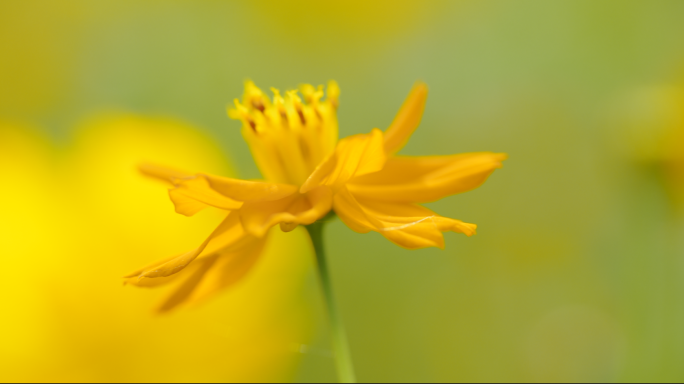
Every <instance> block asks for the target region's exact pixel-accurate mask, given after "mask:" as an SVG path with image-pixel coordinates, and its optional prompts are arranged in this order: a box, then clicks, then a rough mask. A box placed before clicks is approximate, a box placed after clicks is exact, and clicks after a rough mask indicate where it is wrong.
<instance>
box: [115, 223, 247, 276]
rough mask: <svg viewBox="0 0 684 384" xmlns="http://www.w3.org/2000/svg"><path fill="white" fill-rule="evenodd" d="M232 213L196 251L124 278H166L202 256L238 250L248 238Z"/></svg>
mask: <svg viewBox="0 0 684 384" xmlns="http://www.w3.org/2000/svg"><path fill="white" fill-rule="evenodd" d="M236 212H237V211H233V212H231V213H229V214H228V217H226V218H225V219H224V220H223V222H221V224H220V225H219V226H218V227H217V228H216V229H215V230H214V232H212V234H211V235H210V236H209V237H208V238H207V239H206V240H205V241H204V242H203V243H202V244H201V245H200V246H199V247H198V248H196V249H194V250H192V251H190V252H186V253H184V254H182V255H180V256H177V257H174V258H171V259H167V260H164V261H163V262H159V263H153V264H151V265H148V266H147V267H145V268H142V269H139V270H137V271H135V272H133V273H131V274H129V275H127V276H124V278H133V277H137V278H139V279H142V278H146V277H147V278H158V277H167V276H171V275H173V274H175V273H178V272H180V271H181V270H183V269H184V268H185V267H187V266H188V265H189V264H190V263H192V262H193V261H194V260H195V259H197V258H198V257H200V256H201V255H202V254H204V255H211V254H213V253H216V252H217V251H219V250H222V249H239V248H240V247H241V246H242V245H243V243H244V242H245V241H246V240H247V239H245V238H247V237H249V236H248V235H247V234H246V233H245V231H244V230H243V229H242V225H241V224H240V220H239V215H238V214H237V213H236Z"/></svg>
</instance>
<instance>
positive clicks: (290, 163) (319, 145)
mask: <svg viewBox="0 0 684 384" xmlns="http://www.w3.org/2000/svg"><path fill="white" fill-rule="evenodd" d="M271 90H272V91H273V99H271V98H269V97H268V96H267V95H266V94H265V93H264V92H262V91H261V89H259V88H258V87H257V86H256V85H254V83H252V82H251V81H248V82H246V83H245V94H244V96H243V100H242V102H240V101H238V100H235V108H234V109H230V110H229V111H228V115H229V116H230V117H231V118H232V119H235V120H240V121H242V135H243V137H244V138H245V140H246V141H247V143H248V144H249V147H250V150H251V151H252V154H253V156H254V159H255V160H256V163H257V165H258V166H259V169H260V170H261V173H262V174H263V176H264V177H265V178H266V179H267V180H268V181H272V182H277V183H287V184H293V185H302V184H303V183H304V181H306V179H307V178H308V177H309V175H311V173H312V172H313V171H314V169H316V166H318V164H320V163H321V162H322V161H323V160H324V159H325V158H326V157H327V156H328V155H329V154H330V153H332V151H333V150H334V149H335V144H336V143H337V135H338V129H337V105H338V96H339V88H338V87H337V84H336V83H335V82H333V81H331V82H330V83H328V89H327V97H326V99H325V100H322V98H323V96H324V92H323V86H319V87H318V88H315V87H314V86H312V85H309V84H305V85H302V86H301V87H300V89H299V91H300V92H301V94H302V95H303V97H304V99H303V100H302V98H301V97H300V96H299V95H298V93H297V91H296V90H293V91H287V92H286V93H285V97H282V96H281V95H280V91H278V90H277V89H273V88H271Z"/></svg>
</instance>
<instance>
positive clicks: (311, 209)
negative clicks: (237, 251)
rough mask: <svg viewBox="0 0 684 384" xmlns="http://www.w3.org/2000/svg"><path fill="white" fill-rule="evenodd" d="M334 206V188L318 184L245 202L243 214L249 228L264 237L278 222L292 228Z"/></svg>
mask: <svg viewBox="0 0 684 384" xmlns="http://www.w3.org/2000/svg"><path fill="white" fill-rule="evenodd" d="M331 208H332V191H331V190H330V188H329V187H325V186H323V187H318V188H316V189H313V190H311V191H309V192H308V193H306V194H294V195H291V196H288V197H286V198H284V199H280V200H276V201H269V202H258V203H251V202H250V203H245V205H244V206H243V207H242V208H241V209H240V211H239V212H240V217H241V219H242V225H243V226H244V227H245V230H246V231H247V232H249V233H251V234H252V235H254V236H257V237H262V236H264V235H265V234H266V232H267V231H268V230H269V229H270V228H271V227H272V226H274V225H276V224H281V229H283V230H284V231H286V232H289V231H291V230H293V229H294V228H296V227H297V226H298V225H300V224H301V225H308V224H311V223H313V222H314V221H316V220H318V219H320V218H321V217H323V216H325V215H326V214H327V213H328V212H330V209H331Z"/></svg>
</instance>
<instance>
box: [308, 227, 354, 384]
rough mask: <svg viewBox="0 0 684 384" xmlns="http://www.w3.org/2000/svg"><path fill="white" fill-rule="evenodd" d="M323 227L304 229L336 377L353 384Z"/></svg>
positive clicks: (352, 368) (345, 336) (350, 364)
mask: <svg viewBox="0 0 684 384" xmlns="http://www.w3.org/2000/svg"><path fill="white" fill-rule="evenodd" d="M324 225H325V221H318V222H315V223H313V224H311V225H307V226H306V229H307V230H308V231H309V235H310V236H311V241H312V242H313V246H314V250H315V252H316V265H317V266H318V275H319V277H320V280H321V289H322V290H323V296H324V298H325V306H326V309H327V310H328V317H329V318H330V328H331V332H332V335H331V337H332V347H333V351H334V354H335V365H336V366H337V376H338V378H339V380H340V382H341V383H355V382H356V377H355V376H354V365H353V363H352V359H351V353H350V351H349V344H348V343H347V335H346V334H345V332H344V326H343V325H342V319H341V318H340V315H339V312H338V311H337V305H336V304H335V298H334V296H333V292H332V284H331V283H330V274H329V273H328V264H327V262H326V258H325V249H324V247H323V226H324Z"/></svg>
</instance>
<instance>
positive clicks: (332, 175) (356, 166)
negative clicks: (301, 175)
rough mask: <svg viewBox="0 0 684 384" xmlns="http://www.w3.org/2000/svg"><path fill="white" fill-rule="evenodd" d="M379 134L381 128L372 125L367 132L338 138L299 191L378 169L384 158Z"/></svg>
mask: <svg viewBox="0 0 684 384" xmlns="http://www.w3.org/2000/svg"><path fill="white" fill-rule="evenodd" d="M382 138H383V136H382V131H380V130H379V129H377V128H374V129H373V130H372V131H371V133H369V134H360V135H354V136H349V137H346V138H344V139H342V140H340V142H339V143H338V144H337V148H335V153H334V154H333V155H332V156H330V157H329V158H328V159H326V160H325V161H323V163H321V164H320V165H319V166H318V168H316V170H315V171H314V172H313V173H312V174H311V176H309V178H308V180H306V182H305V183H304V185H302V187H301V188H300V192H301V193H306V192H308V191H310V190H312V189H313V188H316V187H318V186H321V185H327V186H330V187H332V188H333V189H337V188H339V187H341V186H343V185H344V184H345V183H346V182H347V181H349V180H350V179H351V178H353V177H356V176H361V175H366V174H369V173H373V172H377V171H379V170H381V169H382V167H383V166H384V164H385V161H386V159H387V158H386V156H385V150H384V149H383V139H382Z"/></svg>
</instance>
